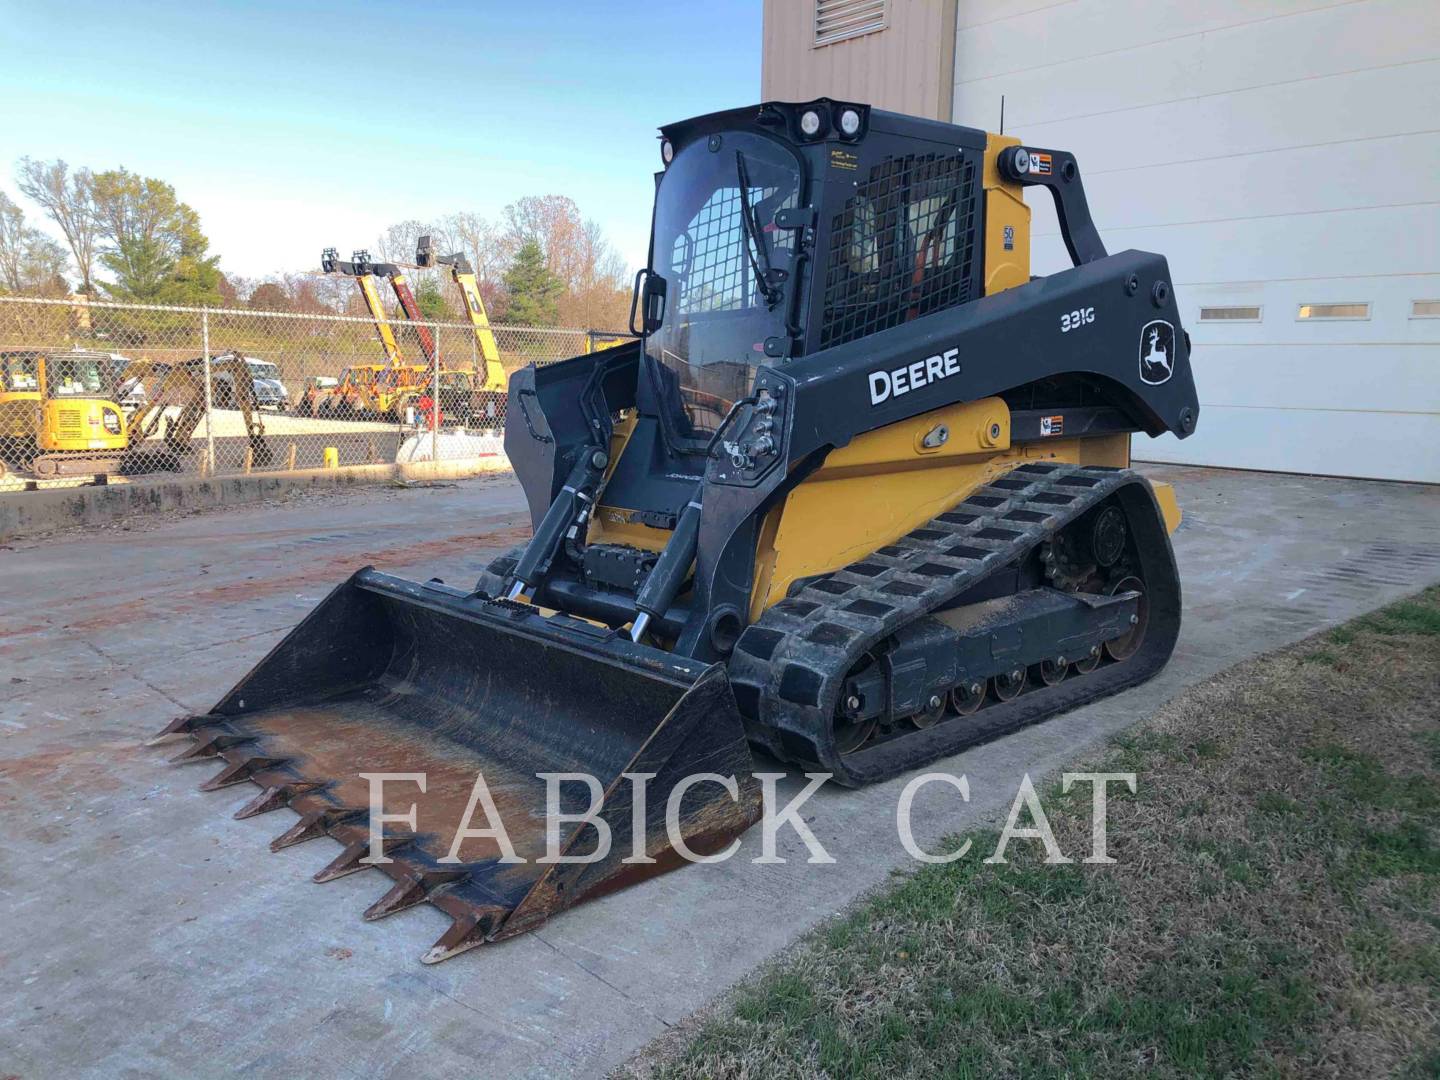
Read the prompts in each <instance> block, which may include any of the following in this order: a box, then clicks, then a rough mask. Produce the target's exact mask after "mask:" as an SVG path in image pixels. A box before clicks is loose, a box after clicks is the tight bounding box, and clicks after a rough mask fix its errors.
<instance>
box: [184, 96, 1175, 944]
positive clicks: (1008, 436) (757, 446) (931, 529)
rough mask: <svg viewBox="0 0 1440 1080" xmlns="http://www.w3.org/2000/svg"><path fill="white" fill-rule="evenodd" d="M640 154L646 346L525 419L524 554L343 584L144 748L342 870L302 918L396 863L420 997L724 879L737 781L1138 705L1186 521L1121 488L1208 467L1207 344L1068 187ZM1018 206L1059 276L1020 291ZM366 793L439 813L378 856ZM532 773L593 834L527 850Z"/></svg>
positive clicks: (915, 132)
mask: <svg viewBox="0 0 1440 1080" xmlns="http://www.w3.org/2000/svg"><path fill="white" fill-rule="evenodd" d="M661 135H662V141H661V157H662V160H663V163H664V170H663V171H662V172H661V173H660V175H659V176H658V183H657V187H656V201H655V211H654V219H653V227H652V229H653V231H652V239H651V246H650V258H649V264H648V266H647V267H646V268H645V269H644V270H643V271H641V273H640V275H638V276H637V281H636V296H635V310H634V311H633V312H632V323H633V324H634V325H633V327H632V329H634V330H635V331H636V333H637V334H638V335H639V337H638V340H637V341H635V342H634V343H631V344H626V345H622V346H620V347H617V348H612V349H607V350H603V351H598V352H594V353H590V354H588V355H584V356H578V357H576V358H574V359H572V360H568V361H565V362H563V363H557V364H552V365H549V366H546V367H538V368H530V369H526V370H525V371H522V372H518V373H516V374H515V375H514V376H513V377H512V379H511V381H510V388H509V401H508V410H509V415H508V423H507V427H506V435H505V445H506V449H507V452H508V453H509V455H510V459H511V461H512V462H513V463H514V467H515V471H516V474H517V476H518V477H519V479H520V481H521V483H522V484H523V485H524V488H525V493H526V496H527V498H528V500H529V507H530V514H531V517H532V520H533V524H534V535H533V538H532V539H531V540H530V541H529V543H527V544H525V545H524V546H523V547H520V548H517V549H516V550H515V551H513V552H511V553H510V554H508V555H506V556H505V557H502V558H500V559H497V560H496V561H494V562H493V563H492V564H491V565H490V567H489V569H488V570H487V571H486V572H485V573H484V574H483V575H482V576H481V577H480V580H479V581H478V583H476V585H475V586H474V587H470V586H463V587H454V586H452V585H446V584H443V583H441V582H439V581H430V582H424V583H415V582H409V581H404V580H400V579H397V578H394V577H391V576H389V575H386V574H382V573H378V572H376V571H374V570H371V569H364V570H361V571H359V572H358V573H356V574H355V575H354V576H353V577H352V578H351V579H350V580H349V581H347V582H346V583H344V584H343V585H341V586H339V587H338V588H337V589H336V590H335V591H334V592H333V593H332V594H331V595H330V597H329V598H328V599H327V600H326V601H325V602H324V603H323V604H322V605H321V606H320V607H319V608H317V609H316V610H315V612H313V613H312V614H311V615H310V617H309V618H307V619H306V620H305V622H303V623H302V624H301V625H300V626H299V627H298V628H297V629H296V630H295V631H294V632H292V633H291V634H290V635H289V637H287V638H286V639H285V640H284V641H282V642H281V643H280V645H278V646H277V647H276V648H275V650H274V651H273V652H272V653H271V654H270V655H269V656H268V657H266V658H265V659H264V660H263V661H262V662H261V663H260V664H259V665H258V666H257V667H256V668H255V670H254V671H252V672H251V673H250V674H249V675H248V676H246V678H245V679H244V680H242V682H241V683H240V684H239V685H238V686H237V687H235V689H234V690H232V691H231V692H230V693H229V694H228V695H227V696H226V697H225V698H224V700H222V701H221V702H220V703H219V704H218V705H216V706H215V708H214V709H212V710H211V711H210V712H209V713H207V714H205V715H203V716H194V717H186V718H182V719H180V720H177V721H175V722H174V723H173V724H171V725H170V727H169V728H168V729H167V731H166V733H165V734H167V735H188V736H189V737H190V738H191V740H192V742H191V745H190V746H189V747H188V748H187V749H186V750H185V752H184V753H183V754H182V755H181V757H182V758H190V759H205V758H216V759H222V763H223V765H224V768H223V770H222V771H221V772H220V773H219V775H217V776H216V777H215V778H214V779H213V780H211V781H210V783H209V785H208V786H210V787H221V786H224V785H226V784H231V783H239V782H241V781H245V780H249V781H252V782H254V783H256V784H258V785H260V787H261V788H262V791H261V792H260V793H259V794H258V795H257V796H256V797H255V798H254V799H253V800H252V801H251V802H250V803H249V805H248V806H246V807H245V808H244V809H242V810H241V812H240V813H241V815H242V816H244V815H249V814H254V813H259V812H262V811H267V810H272V809H276V808H279V807H289V808H290V809H291V810H293V811H295V812H296V813H298V814H299V815H300V817H299V820H298V821H297V822H295V823H293V824H292V825H291V826H290V828H289V829H288V831H286V832H285V833H284V834H283V835H282V836H281V837H280V838H279V839H278V840H277V841H276V842H275V843H276V846H281V845H285V844H289V843H292V842H296V841H299V840H304V839H308V838H310V837H314V836H321V835H328V836H330V837H333V838H335V839H338V840H340V841H341V842H342V843H344V844H345V845H346V847H345V850H344V851H343V852H342V853H341V854H340V855H339V857H338V858H336V859H335V861H334V862H333V863H332V864H331V865H330V866H329V867H327V868H326V869H325V870H323V871H321V873H320V874H319V875H317V877H318V878H319V879H320V880H325V879H328V878H330V877H334V876H337V875H339V874H343V873H348V872H351V871H354V870H360V869H363V868H365V867H366V866H367V865H369V864H367V862H365V861H364V860H365V859H366V857H367V853H368V852H370V851H371V837H370V826H371V824H372V823H375V824H377V827H379V826H380V825H383V833H382V834H381V838H380V839H379V840H377V841H376V844H375V846H376V847H377V848H379V849H381V850H383V854H384V856H385V861H384V862H382V863H379V864H376V865H379V868H380V869H381V870H383V871H384V872H385V873H386V874H388V875H389V877H390V878H391V879H392V882H393V884H392V887H391V889H390V891H389V892H388V893H387V894H386V895H385V896H383V897H382V898H381V899H380V900H379V901H377V903H376V904H375V905H374V906H373V907H372V908H371V909H370V911H369V912H368V913H367V914H368V916H369V917H379V916H382V915H386V914H389V913H390V912H393V911H396V910H399V909H401V908H403V907H407V906H410V905H413V904H418V903H421V902H428V903H430V904H433V905H435V906H436V907H438V908H441V909H442V910H444V911H446V912H448V913H449V914H451V915H452V916H453V917H454V919H455V924H454V926H453V927H452V928H451V930H450V931H449V932H447V933H446V934H445V935H444V936H443V937H442V938H441V939H440V941H438V942H437V943H436V945H435V947H434V948H433V949H432V950H431V951H430V952H429V953H428V954H427V955H426V957H425V959H426V960H429V961H434V960H440V959H444V958H445V957H447V956H450V955H453V954H454V953H456V952H459V951H461V950H464V949H467V948H470V947H472V946H475V945H478V944H480V943H482V942H484V941H487V940H493V939H495V938H502V937H507V936H509V935H511V934H515V933H518V932H521V931H523V930H526V929H529V928H532V927H534V926H536V925H537V924H538V923H539V922H541V921H543V920H544V919H545V918H546V917H548V916H549V915H552V914H554V913H555V912H556V911H558V910H559V909H562V908H564V907H567V906H569V905H572V904H574V903H576V902H578V901H580V900H583V899H586V898H589V897H593V896H596V895H599V894H601V893H604V892H607V891H610V890H613V889H615V888H617V887H619V886H621V885H624V884H627V883H629V882H632V881H634V880H636V879H638V878H642V877H645V876H647V875H651V874H655V873H659V872H661V871H663V870H666V869H669V868H670V867H672V866H675V865H677V864H678V863H680V862H681V861H683V859H684V857H686V856H689V855H693V854H695V853H700V854H704V853H708V852H715V851H717V850H719V849H721V848H724V847H726V846H727V845H729V844H730V843H731V842H732V841H733V840H734V839H735V838H736V837H737V836H738V835H739V834H741V833H742V832H744V830H746V829H747V828H748V827H749V826H750V825H751V824H752V823H753V822H754V821H755V820H756V818H757V816H758V814H759V812H760V798H759V786H758V784H757V783H756V781H755V779H754V777H753V776H752V771H753V769H754V767H755V766H754V764H753V762H752V757H751V754H752V749H751V748H752V747H758V748H760V749H761V750H763V751H764V752H766V753H767V754H769V755H773V756H774V757H776V758H779V759H781V760H783V761H786V762H790V763H793V764H795V765H796V766H801V767H804V768H806V769H810V770H816V769H818V770H823V771H825V772H828V773H830V774H831V775H832V776H833V777H834V778H835V780H837V781H838V782H840V783H842V784H848V785H860V784H867V783H871V782H874V781H877V780H883V779H885V778H887V777H891V776H895V775H896V774H898V773H901V772H903V771H905V770H907V769H911V768H914V767H916V766H919V765H922V764H924V763H926V762H929V761H932V760H934V759H936V758H938V757H941V756H942V755H946V754H951V753H953V752H955V751H956V750H959V749H960V748H962V747H965V746H967V745H970V744H972V743H975V742H976V741H978V740H982V739H986V738H990V737H993V736H995V735H998V734H1000V733H1003V732H1006V731H1009V730H1012V729H1014V728H1016V727H1018V726H1020V725H1023V724H1029V723H1033V722H1035V721H1038V720H1042V719H1044V718H1046V717H1049V716H1053V715H1055V714H1056V713H1060V712H1063V711H1064V710H1067V709H1071V708H1074V707H1075V706H1077V705H1080V704H1082V703H1084V702H1087V701H1091V700H1094V699H1095V698H1097V697H1100V696H1103V695H1106V694H1112V693H1114V692H1116V691H1118V690H1121V689H1123V688H1125V687H1128V686H1131V685H1133V684H1135V683H1138V682H1140V681H1142V680H1144V679H1146V678H1149V677H1150V676H1151V675H1153V674H1154V673H1155V672H1156V671H1157V670H1158V669H1159V668H1160V667H1161V666H1162V665H1163V664H1164V663H1165V661H1166V659H1167V658H1168V656H1169V654H1170V651H1171V649H1172V647H1173V645H1174V642H1175V638H1176V633H1177V631H1178V628H1179V617H1180V587H1179V582H1178V580H1177V574H1176V568H1175V561H1174V557H1173V555H1172V552H1171V548H1170V542H1169V532H1170V531H1171V530H1172V529H1173V527H1174V525H1175V524H1176V523H1177V522H1178V517H1179V512H1178V510H1177V508H1176V506H1175V500H1174V498H1173V495H1172V494H1171V492H1170V491H1169V489H1168V488H1166V487H1164V486H1162V485H1157V484H1151V483H1149V482H1147V481H1146V480H1145V479H1144V478H1143V477H1141V476H1139V475H1137V474H1136V473H1134V472H1131V471H1130V470H1129V464H1130V440H1131V436H1132V434H1133V433H1136V432H1144V433H1145V434H1147V435H1150V436H1158V435H1162V434H1164V433H1166V432H1172V433H1174V434H1175V435H1177V436H1179V437H1181V438H1183V437H1185V436H1187V435H1189V434H1190V433H1191V432H1192V431H1193V430H1194V428H1195V423H1196V419H1197V413H1198V407H1197V402H1196V397H1195V388H1194V384H1193V382H1192V380H1191V373H1190V357H1189V342H1188V339H1187V337H1186V335H1185V333H1184V331H1183V329H1182V328H1181V325H1180V317H1179V312H1178V310H1177V308H1176V304H1175V299H1174V296H1173V294H1172V291H1171V288H1170V285H1169V277H1170V275H1169V271H1168V269H1167V267H1166V263H1165V259H1164V258H1163V257H1162V256H1160V255H1153V254H1148V253H1146V252H1140V251H1125V252H1121V253H1118V254H1113V255H1112V254H1107V252H1106V250H1105V248H1104V246H1103V244H1102V243H1101V240H1100V237H1099V235H1098V234H1097V232H1096V229H1095V227H1094V225H1093V224H1092V223H1091V219H1090V213H1089V210H1088V208H1087V206H1086V202H1085V195H1084V190H1083V187H1082V185H1081V179H1080V173H1079V169H1078V167H1077V165H1076V162H1075V159H1074V157H1072V156H1071V155H1070V154H1068V153H1066V152H1065V151H1062V150H1047V149H1041V148H1037V147H1031V146H1025V145H1022V144H1020V143H1019V142H1018V141H1017V140H1016V139H1013V138H1005V137H999V136H995V135H987V134H986V133H984V132H982V131H977V130H973V129H970V128H964V127H956V126H952V125H949V124H942V123H935V122H931V121H926V120H918V119H913V118H910V117H906V116H900V115H896V114H893V113H887V112H881V111H878V110H873V109H870V108H868V107H866V106H863V105H858V104H850V103H844V102H834V101H829V100H820V101H814V102H809V103H803V104H783V103H767V104H763V105H760V106H756V107H750V108H744V109H736V110H733V111H729V112H722V113H716V114H713V115H710V116H703V117H700V118H698V119H694V120H687V121H684V122H682V123H677V124H673V125H670V126H668V127H665V128H663V129H662V131H661ZM1027 186H1029V187H1041V188H1045V189H1048V191H1049V193H1050V195H1051V196H1053V199H1054V203H1055V208H1056V210H1057V211H1058V218H1059V223H1060V229H1061V233H1062V236H1063V239H1064V241H1065V245H1066V247H1067V248H1068V250H1069V253H1070V256H1071V259H1072V261H1073V263H1074V265H1073V267H1071V268H1070V269H1066V270H1064V271H1062V272H1059V273H1054V274H1051V275H1048V276H1046V277H1040V278H1032V277H1031V275H1030V211H1029V209H1028V208H1027V207H1026V205H1025V203H1024V201H1023V199H1022V189H1023V188H1025V187H1027ZM381 773H387V774H396V773H399V774H424V781H423V785H422V782H421V781H419V780H418V779H415V778H414V777H413V775H412V776H411V778H410V779H406V780H403V781H401V782H392V783H390V784H389V785H388V786H386V787H385V788H384V789H383V791H384V798H383V800H382V803H381V805H383V808H384V811H385V815H386V816H385V818H375V817H374V816H373V813H372V811H371V809H370V808H369V805H368V799H369V795H368V793H369V791H370V788H369V786H368V785H369V782H370V781H369V779H368V778H369V777H372V776H373V775H375V774H381ZM543 773H550V774H554V773H583V774H587V775H588V776H589V777H593V778H594V779H593V781H587V782H584V783H581V782H579V781H577V780H574V779H571V780H568V781H565V782H560V781H558V780H555V781H554V783H555V790H556V791H557V792H559V793H560V805H559V809H562V810H564V811H566V812H568V813H571V814H573V815H575V817H576V818H578V817H581V816H583V812H584V811H586V810H587V809H588V810H592V811H593V813H592V814H591V815H590V817H591V818H592V820H589V821H580V820H575V819H570V820H563V819H559V818H554V819H553V822H552V824H551V826H550V829H549V830H548V831H549V832H550V835H549V836H548V837H547V835H546V834H547V827H546V821H545V819H546V793H547V781H546V779H544V778H543V777H540V776H537V774H543ZM477 774H480V775H482V776H483V778H484V780H485V787H484V789H483V791H482V789H481V788H480V787H479V786H478V785H476V783H475V778H476V775H477ZM412 804H413V811H411V812H410V813H409V814H408V819H407V820H405V821H404V822H403V825H402V824H397V823H396V821H395V820H391V819H390V815H392V814H400V815H404V814H406V812H407V811H409V810H410V808H411V807H412ZM482 810H483V811H484V813H482V812H481V811H482ZM667 810H668V811H670V817H671V818H672V822H671V824H670V826H669V827H667V825H666V816H667ZM492 817H493V818H494V819H497V820H498V821H499V822H500V823H501V824H502V825H503V827H504V830H505V831H504V834H501V833H499V832H497V831H496V830H495V829H493V828H492V829H489V831H488V832H487V831H484V830H483V829H482V826H484V825H486V823H487V822H490V820H491V818H492ZM462 822H468V823H469V824H468V829H469V831H461V832H459V833H457V831H456V830H457V828H458V827H459V826H460V825H461V823H462ZM602 833H605V834H608V836H609V838H610V841H611V842H610V846H609V848H608V854H607V855H605V857H603V858H599V859H597V860H591V861H576V862H567V861H563V860H555V859H551V860H550V861H538V862H537V857H540V856H542V855H544V853H545V852H546V850H547V843H546V841H547V839H548V840H549V842H550V843H549V845H548V847H549V851H550V854H551V856H566V857H583V856H586V855H588V854H590V853H592V852H595V851H596V850H597V845H600V846H603V844H602V836H601V834H602Z"/></svg>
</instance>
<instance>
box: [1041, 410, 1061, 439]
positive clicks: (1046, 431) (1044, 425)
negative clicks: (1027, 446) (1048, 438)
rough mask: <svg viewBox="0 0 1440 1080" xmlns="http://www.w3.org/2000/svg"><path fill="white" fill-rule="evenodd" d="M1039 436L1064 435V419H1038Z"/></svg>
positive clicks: (1047, 417) (1049, 417) (1059, 417)
mask: <svg viewBox="0 0 1440 1080" xmlns="http://www.w3.org/2000/svg"><path fill="white" fill-rule="evenodd" d="M1040 434H1041V435H1063V434H1065V417H1064V416H1063V415H1061V416H1042V417H1040Z"/></svg>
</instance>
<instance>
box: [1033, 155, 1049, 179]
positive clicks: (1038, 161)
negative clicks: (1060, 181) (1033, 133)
mask: <svg viewBox="0 0 1440 1080" xmlns="http://www.w3.org/2000/svg"><path fill="white" fill-rule="evenodd" d="M1030 171H1031V172H1032V173H1036V174H1038V175H1040V176H1049V175H1050V155H1049V154H1037V153H1036V152H1035V151H1034V150H1031V151H1030Z"/></svg>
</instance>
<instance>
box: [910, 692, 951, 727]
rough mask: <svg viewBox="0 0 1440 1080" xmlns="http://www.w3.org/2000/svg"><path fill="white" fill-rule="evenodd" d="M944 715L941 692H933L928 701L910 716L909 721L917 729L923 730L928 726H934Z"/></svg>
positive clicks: (943, 700)
mask: <svg viewBox="0 0 1440 1080" xmlns="http://www.w3.org/2000/svg"><path fill="white" fill-rule="evenodd" d="M944 716H945V697H944V695H942V694H933V695H931V697H930V702H929V704H927V705H926V706H925V708H923V709H921V710H920V711H919V712H918V713H916V714H915V715H914V716H912V717H910V723H911V724H913V725H914V726H915V727H916V728H917V729H918V730H920V731H924V730H925V729H926V728H928V727H934V726H935V725H936V724H938V723H939V722H940V720H941V719H942V718H943V717H944Z"/></svg>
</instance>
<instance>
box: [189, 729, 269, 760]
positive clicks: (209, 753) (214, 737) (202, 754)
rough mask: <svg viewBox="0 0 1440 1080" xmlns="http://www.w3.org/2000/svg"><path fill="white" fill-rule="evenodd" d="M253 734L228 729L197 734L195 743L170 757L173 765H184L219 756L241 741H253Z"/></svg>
mask: <svg viewBox="0 0 1440 1080" xmlns="http://www.w3.org/2000/svg"><path fill="white" fill-rule="evenodd" d="M254 738H255V736H253V735H234V734H231V733H230V732H228V731H214V732H211V733H210V734H209V735H205V736H203V737H202V736H199V735H197V736H195V742H194V744H193V745H191V746H189V747H187V748H186V749H184V750H182V751H180V753H178V754H176V755H175V756H174V757H173V758H171V759H170V764H172V765H183V764H184V763H185V762H187V761H202V760H204V759H205V758H212V757H219V756H220V751H222V750H228V749H230V748H231V747H232V746H239V745H240V744H241V743H246V742H252V741H253V740H254Z"/></svg>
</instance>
